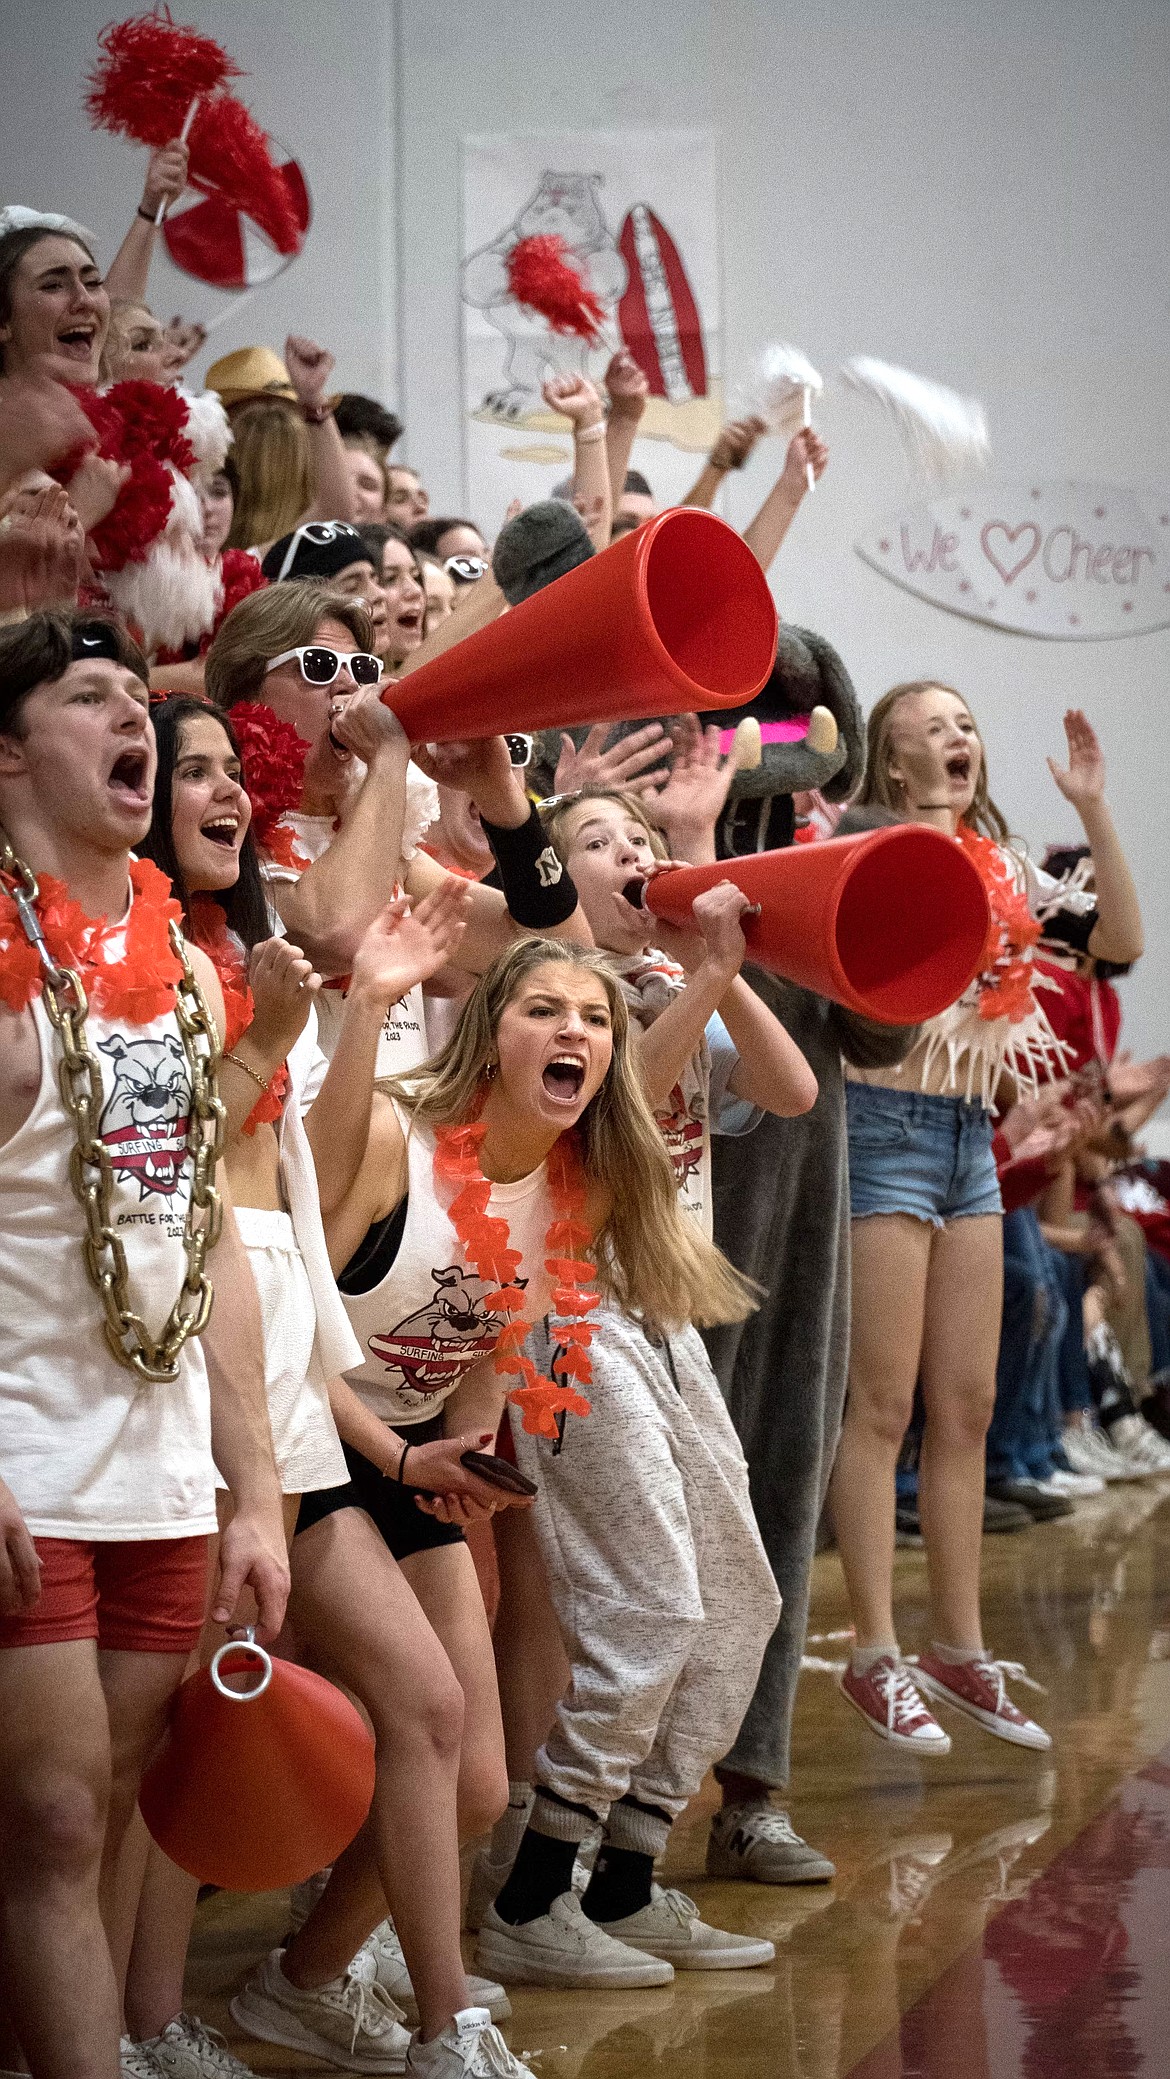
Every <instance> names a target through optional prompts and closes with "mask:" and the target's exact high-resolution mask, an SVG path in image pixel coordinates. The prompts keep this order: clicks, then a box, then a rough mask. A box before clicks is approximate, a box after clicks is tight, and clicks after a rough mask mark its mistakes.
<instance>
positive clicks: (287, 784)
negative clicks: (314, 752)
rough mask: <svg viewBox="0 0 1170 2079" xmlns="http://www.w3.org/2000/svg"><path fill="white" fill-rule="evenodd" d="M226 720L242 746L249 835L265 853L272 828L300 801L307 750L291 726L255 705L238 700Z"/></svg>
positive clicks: (255, 702) (259, 705)
mask: <svg viewBox="0 0 1170 2079" xmlns="http://www.w3.org/2000/svg"><path fill="white" fill-rule="evenodd" d="M228 721H229V722H230V723H231V725H232V728H233V729H234V730H235V732H236V742H237V743H238V744H239V746H240V760H241V763H242V765H243V768H244V786H245V787H246V788H247V791H248V799H249V800H250V802H251V804H252V833H253V836H254V837H255V839H256V842H257V844H258V845H263V846H264V847H265V848H266V849H267V846H268V841H269V839H270V838H271V836H272V833H273V830H274V829H275V826H276V824H277V823H279V821H280V819H281V817H282V816H283V815H284V814H286V812H287V811H288V810H289V809H292V808H295V807H296V805H297V803H298V802H299V800H300V798H301V790H302V788H303V787H304V784H305V759H306V758H307V757H308V755H309V746H308V744H307V743H306V742H305V739H304V737H303V736H298V735H297V732H296V730H295V729H294V728H293V726H292V724H291V722H282V721H281V718H280V716H279V715H278V714H276V713H275V712H274V711H273V709H272V708H270V707H265V705H264V704H263V702H262V701H259V700H238V701H237V702H236V704H235V706H234V707H233V708H231V709H229V711H228Z"/></svg>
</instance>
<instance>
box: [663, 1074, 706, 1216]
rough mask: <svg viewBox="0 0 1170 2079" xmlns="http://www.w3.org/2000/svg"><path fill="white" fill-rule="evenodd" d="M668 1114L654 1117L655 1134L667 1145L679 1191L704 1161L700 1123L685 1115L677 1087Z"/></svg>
mask: <svg viewBox="0 0 1170 2079" xmlns="http://www.w3.org/2000/svg"><path fill="white" fill-rule="evenodd" d="M670 1099H671V1109H670V1111H669V1112H656V1113H655V1114H654V1117H655V1121H656V1123H657V1126H658V1130H659V1132H660V1133H661V1135H662V1138H663V1140H664V1141H665V1142H666V1152H667V1154H668V1155H669V1156H670V1159H671V1161H672V1163H673V1164H674V1181H675V1183H676V1184H677V1186H678V1188H679V1190H680V1191H682V1190H685V1188H686V1184H687V1180H688V1178H690V1177H693V1176H697V1175H698V1173H699V1169H700V1167H701V1165H702V1161H703V1122H702V1120H701V1119H696V1118H695V1117H694V1114H693V1113H691V1112H688V1110H687V1108H686V1104H685V1102H684V1099H683V1094H682V1090H681V1088H680V1087H679V1085H678V1084H677V1083H676V1084H675V1086H674V1089H673V1090H672V1091H671V1093H670Z"/></svg>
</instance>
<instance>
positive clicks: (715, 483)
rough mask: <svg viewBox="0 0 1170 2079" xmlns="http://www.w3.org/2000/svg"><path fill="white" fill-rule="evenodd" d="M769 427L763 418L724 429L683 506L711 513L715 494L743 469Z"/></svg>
mask: <svg viewBox="0 0 1170 2079" xmlns="http://www.w3.org/2000/svg"><path fill="white" fill-rule="evenodd" d="M767 430H768V428H767V426H766V425H765V423H764V421H763V419H732V420H730V422H729V423H728V424H727V425H726V426H725V427H724V428H723V431H722V432H721V434H720V435H719V438H718V440H717V441H716V442H715V445H714V447H713V448H712V450H711V453H710V454H709V455H708V457H707V460H706V461H705V462H704V464H703V467H702V469H701V470H700V471H699V474H698V476H697V478H696V479H695V482H694V483H693V484H692V485H691V488H690V490H689V491H688V492H687V495H686V497H685V498H680V499H679V504H680V505H699V506H702V507H703V508H704V509H705V510H706V511H708V512H709V511H710V509H711V507H712V506H713V505H714V503H715V495H716V493H717V491H718V489H719V486H720V484H721V483H722V482H723V479H724V477H725V476H726V475H727V473H728V471H729V470H732V469H742V468H743V466H744V463H745V462H746V461H747V459H748V456H749V455H750V454H751V451H752V449H753V448H754V447H755V445H756V442H757V441H758V440H759V439H761V438H762V436H763V435H764V434H765V433H766V432H767Z"/></svg>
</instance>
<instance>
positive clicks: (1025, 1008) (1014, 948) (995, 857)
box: [955, 823, 1040, 1025]
mask: <svg viewBox="0 0 1170 2079" xmlns="http://www.w3.org/2000/svg"><path fill="white" fill-rule="evenodd" d="M955 835H956V837H957V839H958V842H959V844H960V845H961V846H962V849H963V850H964V852H966V854H967V857H968V859H970V861H971V863H972V865H973V866H974V867H975V868H976V870H977V872H978V874H979V878H980V880H981V881H982V882H983V885H984V887H985V889H986V890H987V897H988V901H989V902H990V904H991V931H990V933H989V935H988V940H987V945H986V947H985V949H984V960H985V962H986V965H985V968H984V971H983V973H982V974H981V976H980V977H979V1015H980V1017H981V1018H986V1019H988V1020H991V1019H994V1018H1009V1019H1010V1020H1011V1022H1012V1024H1013V1025H1018V1024H1019V1022H1020V1020H1021V1019H1023V1018H1026V1017H1027V1016H1028V1015H1029V1013H1030V1012H1031V1011H1032V1010H1034V1008H1035V1001H1036V1000H1035V997H1034V995H1033V993H1032V988H1033V974H1032V962H1031V960H1030V959H1029V958H1027V957H1026V956H1027V955H1028V953H1029V952H1030V949H1031V948H1032V947H1033V946H1034V945H1035V944H1036V941H1037V939H1038V938H1039V936H1040V926H1039V924H1038V923H1037V921H1036V918H1035V917H1034V916H1033V915H1032V912H1031V910H1030V909H1029V908H1028V898H1027V896H1026V894H1025V893H1024V891H1023V889H1022V888H1018V887H1017V886H1016V883H1015V880H1014V878H1013V876H1012V872H1011V869H1010V867H1009V866H1008V865H1007V863H1006V861H1005V859H1004V856H1003V853H1002V852H1001V851H1000V848H999V846H998V845H997V844H996V843H995V842H994V840H993V839H992V838H990V837H981V836H980V834H979V832H978V831H977V830H972V828H971V826H970V824H969V823H960V825H959V827H958V830H957V831H956V833H955Z"/></svg>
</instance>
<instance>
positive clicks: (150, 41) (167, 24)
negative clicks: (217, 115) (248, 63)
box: [85, 7, 240, 148]
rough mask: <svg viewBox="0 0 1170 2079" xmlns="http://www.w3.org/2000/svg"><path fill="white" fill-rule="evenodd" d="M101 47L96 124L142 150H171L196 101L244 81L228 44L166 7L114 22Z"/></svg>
mask: <svg viewBox="0 0 1170 2079" xmlns="http://www.w3.org/2000/svg"><path fill="white" fill-rule="evenodd" d="M98 43H99V44H100V46H101V49H102V52H103V56H102V57H101V58H100V59H99V60H98V63H97V64H96V65H95V67H94V69H93V71H92V72H91V74H90V76H89V93H88V94H87V96H86V102H85V106H86V110H87V112H88V114H89V118H90V121H91V122H92V123H93V124H95V125H96V127H97V128H98V129H99V130H112V131H114V132H115V134H117V135H120V136H123V137H130V138H133V139H134V141H135V142H136V143H137V144H149V145H152V146H154V147H156V148H157V147H158V146H159V145H164V144H169V143H170V142H171V139H172V138H173V137H178V135H179V133H180V131H181V130H182V128H183V124H184V121H185V120H186V118H187V115H188V113H189V111H190V108H191V104H192V102H193V101H195V100H197V99H198V98H199V97H200V96H202V95H205V94H213V93H215V92H216V90H217V89H218V88H219V87H222V85H223V84H224V81H225V80H227V79H232V78H239V77H240V68H239V66H238V65H237V64H235V63H234V61H233V60H232V59H231V58H229V56H228V54H227V52H226V51H225V50H224V48H223V45H222V44H220V43H217V42H216V41H215V39H214V37H212V36H201V35H200V34H199V31H198V30H197V29H188V28H182V27H180V25H179V24H178V23H177V22H175V21H173V20H172V18H171V13H170V10H169V8H166V7H163V8H160V9H158V10H156V11H155V12H154V13H152V14H143V15H134V16H132V17H131V19H130V20H129V21H125V22H111V23H110V24H109V26H108V28H105V29H103V30H102V33H101V35H100V36H99V37H98Z"/></svg>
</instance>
